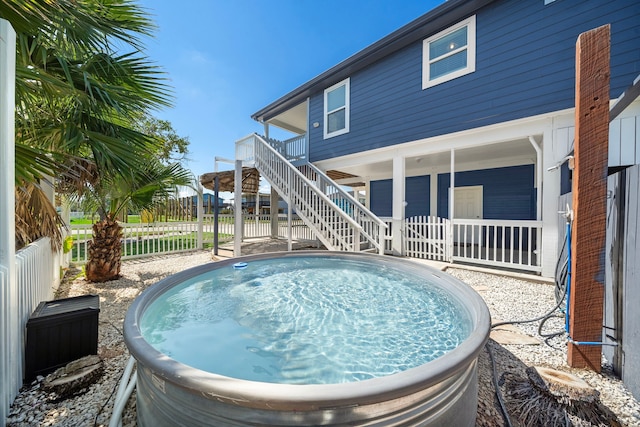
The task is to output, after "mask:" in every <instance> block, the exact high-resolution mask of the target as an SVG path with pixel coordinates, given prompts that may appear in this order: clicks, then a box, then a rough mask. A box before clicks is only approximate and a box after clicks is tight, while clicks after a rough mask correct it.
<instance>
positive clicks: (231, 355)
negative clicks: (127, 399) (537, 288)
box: [124, 251, 490, 427]
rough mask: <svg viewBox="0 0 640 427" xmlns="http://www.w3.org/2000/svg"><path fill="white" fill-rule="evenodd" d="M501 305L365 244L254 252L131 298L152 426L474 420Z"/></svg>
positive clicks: (128, 325)
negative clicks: (480, 366) (357, 248)
mask: <svg viewBox="0 0 640 427" xmlns="http://www.w3.org/2000/svg"><path fill="white" fill-rule="evenodd" d="M489 329H490V317H489V311H488V309H487V307H486V305H485V303H484V301H483V300H482V299H481V298H480V296H479V295H478V294H476V293H475V292H474V291H473V290H472V289H471V288H469V287H468V286H467V285H465V284H464V283H462V282H460V281H458V280H457V279H454V278H453V277H451V276H449V275H447V274H445V273H443V272H440V271H438V270H435V269H432V268H430V267H427V266H425V265H423V264H419V263H417V262H414V261H409V260H404V259H399V258H393V257H389V256H381V255H369V254H359V253H344V252H327V251H303V252H282V253H269V254H261V255H253V256H247V257H242V258H236V259H230V260H225V261H219V262H215V263H210V264H206V265H203V266H199V267H195V268H191V269H189V270H186V271H183V272H181V273H178V274H175V275H173V276H170V277H168V278H166V279H164V280H161V281H160V282H158V283H157V284H156V285H154V286H152V287H150V288H149V289H147V290H146V291H145V292H143V293H142V294H141V295H140V296H139V297H138V298H137V299H136V300H135V301H134V303H133V304H132V305H131V307H130V308H129V310H128V312H127V316H126V318H125V325H124V335H125V342H126V344H127V346H128V348H129V350H130V352H131V354H132V355H133V356H134V357H135V359H136V360H137V362H138V369H137V376H138V382H137V391H136V393H137V416H138V424H139V425H140V426H143V427H144V426H154V427H155V426H178V425H182V426H311V425H334V426H337V425H377V426H395V425H402V426H409V425H452V426H453V425H455V426H473V425H475V417H476V408H477V394H478V382H477V357H478V353H479V352H480V351H481V349H482V347H483V346H484V344H485V343H486V341H487V339H488V335H489Z"/></svg>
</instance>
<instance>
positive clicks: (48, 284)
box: [0, 238, 62, 423]
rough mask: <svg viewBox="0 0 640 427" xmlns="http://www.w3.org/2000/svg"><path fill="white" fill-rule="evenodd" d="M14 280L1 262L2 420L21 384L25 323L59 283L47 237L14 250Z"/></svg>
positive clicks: (56, 259)
mask: <svg viewBox="0 0 640 427" xmlns="http://www.w3.org/2000/svg"><path fill="white" fill-rule="evenodd" d="M15 258H16V283H15V284H14V285H13V286H11V284H10V283H9V282H8V280H7V279H6V273H5V271H6V267H4V266H2V265H0V290H1V293H0V296H1V297H2V298H0V316H1V317H2V328H1V329H0V342H2V346H1V347H0V353H1V354H0V360H2V364H1V366H0V370H1V371H0V378H1V380H0V389H1V392H2V400H1V401H0V414H1V416H2V418H1V421H2V423H4V422H5V420H6V417H7V415H8V412H9V407H10V406H11V403H12V401H13V398H14V397H15V396H16V395H17V393H18V391H19V390H20V387H21V386H22V378H23V376H24V357H25V356H24V349H25V337H26V325H27V321H28V320H29V316H30V315H31V313H33V310H34V309H35V308H36V307H37V306H38V304H39V303H40V302H41V301H49V300H52V299H53V296H54V294H55V290H56V289H57V286H58V285H59V284H60V266H61V264H62V259H61V258H62V257H61V255H60V254H59V253H54V252H53V251H52V250H51V245H50V240H49V238H42V239H39V240H37V241H36V242H34V243H31V244H30V245H29V246H27V247H25V248H23V249H21V250H19V251H17V252H16V256H15Z"/></svg>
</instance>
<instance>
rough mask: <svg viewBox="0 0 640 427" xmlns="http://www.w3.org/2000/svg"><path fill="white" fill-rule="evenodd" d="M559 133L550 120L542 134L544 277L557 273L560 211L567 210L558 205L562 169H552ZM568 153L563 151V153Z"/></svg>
mask: <svg viewBox="0 0 640 427" xmlns="http://www.w3.org/2000/svg"><path fill="white" fill-rule="evenodd" d="M555 138H557V135H556V134H555V132H554V130H553V124H552V122H550V123H549V124H548V126H547V127H546V128H545V130H544V133H543V135H542V143H543V147H544V150H543V153H542V154H543V159H544V160H543V175H544V191H542V195H541V197H542V232H541V234H542V237H541V239H542V242H541V244H539V247H541V248H542V253H541V254H538V256H539V257H540V259H541V261H542V272H541V275H542V276H543V277H553V276H554V274H555V268H556V263H557V260H558V238H559V236H558V227H562V226H563V225H564V221H563V220H561V217H560V214H559V213H558V211H560V210H565V209H566V206H558V199H559V198H560V171H559V170H557V169H552V170H550V169H549V168H550V167H551V166H554V165H555V164H556V163H557V161H558V158H556V157H554V153H553V148H552V147H553V146H554V145H555V144H558V143H559V142H558V141H557V140H556V139H555ZM564 154H566V153H563V155H564Z"/></svg>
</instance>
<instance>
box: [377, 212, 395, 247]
mask: <svg viewBox="0 0 640 427" xmlns="http://www.w3.org/2000/svg"><path fill="white" fill-rule="evenodd" d="M379 218H380V220H381V221H383V222H384V223H385V225H386V226H387V227H386V228H385V229H384V236H383V242H384V253H385V254H391V253H393V218H388V217H379Z"/></svg>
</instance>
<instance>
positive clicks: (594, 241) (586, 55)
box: [567, 25, 610, 372]
mask: <svg viewBox="0 0 640 427" xmlns="http://www.w3.org/2000/svg"><path fill="white" fill-rule="evenodd" d="M609 56H610V27H609V25H605V26H602V27H599V28H596V29H594V30H591V31H587V32H585V33H582V34H580V36H579V37H578V41H577V43H576V109H575V123H576V127H575V143H574V144H575V165H574V171H573V212H574V220H573V227H572V239H571V251H572V259H571V271H572V276H571V285H570V286H571V288H570V289H571V292H570V305H569V335H570V337H571V339H572V340H573V342H572V341H570V342H569V347H568V352H567V359H568V363H569V365H570V366H572V367H579V368H591V369H593V370H594V371H596V372H600V369H601V354H602V346H600V345H584V344H582V345H580V344H576V342H590V343H594V342H596V343H598V342H601V341H602V322H603V311H604V280H605V271H604V270H605V235H606V214H607V206H606V199H607V160H608V159H607V154H608V140H609V77H610V70H609Z"/></svg>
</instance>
